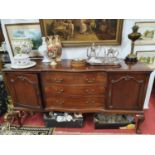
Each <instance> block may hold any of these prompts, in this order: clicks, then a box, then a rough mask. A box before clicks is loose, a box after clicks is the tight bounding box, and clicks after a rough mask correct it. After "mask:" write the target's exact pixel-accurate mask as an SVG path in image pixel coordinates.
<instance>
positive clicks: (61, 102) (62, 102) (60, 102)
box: [56, 101, 65, 105]
mask: <svg viewBox="0 0 155 155" xmlns="http://www.w3.org/2000/svg"><path fill="white" fill-rule="evenodd" d="M56 103H57V104H58V105H63V104H64V103H65V102H64V101H56Z"/></svg>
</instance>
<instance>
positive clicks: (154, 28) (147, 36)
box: [135, 21, 155, 45]
mask: <svg viewBox="0 0 155 155" xmlns="http://www.w3.org/2000/svg"><path fill="white" fill-rule="evenodd" d="M135 24H136V25H137V26H139V29H138V32H139V33H141V37H140V39H138V40H137V41H136V42H135V44H136V45H155V22H153V21H152V22H136V23H135Z"/></svg>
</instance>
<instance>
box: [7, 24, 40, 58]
mask: <svg viewBox="0 0 155 155" xmlns="http://www.w3.org/2000/svg"><path fill="white" fill-rule="evenodd" d="M5 29H6V34H7V38H8V40H9V44H10V47H11V50H12V55H13V56H15V55H16V54H17V53H16V51H15V50H14V48H13V40H16V39H17V40H22V39H30V40H31V41H32V44H33V47H32V50H31V52H30V54H29V55H30V57H31V58H41V57H42V56H41V55H40V53H39V52H38V48H39V46H41V44H42V32H41V28H40V23H17V24H5Z"/></svg>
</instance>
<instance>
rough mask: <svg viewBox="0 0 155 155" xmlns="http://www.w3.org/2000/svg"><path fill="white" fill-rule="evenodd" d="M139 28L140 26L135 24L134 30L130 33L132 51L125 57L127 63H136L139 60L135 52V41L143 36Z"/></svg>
mask: <svg viewBox="0 0 155 155" xmlns="http://www.w3.org/2000/svg"><path fill="white" fill-rule="evenodd" d="M138 29H139V27H138V26H137V25H134V26H133V27H132V31H133V32H132V33H130V34H129V35H128V38H129V39H130V40H131V41H132V43H131V53H130V54H129V55H127V57H126V58H125V62H126V63H127V64H134V63H136V62H137V55H136V54H134V45H135V41H136V40H138V39H139V38H140V37H141V34H140V33H139V32H137V31H138Z"/></svg>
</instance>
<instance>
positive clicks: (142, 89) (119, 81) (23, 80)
mask: <svg viewBox="0 0 155 155" xmlns="http://www.w3.org/2000/svg"><path fill="white" fill-rule="evenodd" d="M151 71H152V70H151V69H150V68H148V67H147V66H146V65H145V64H143V63H140V62H138V63H137V64H135V65H126V64H125V63H124V62H123V63H122V64H121V67H120V68H112V67H105V66H91V65H86V66H85V67H80V68H74V67H71V61H69V60H63V61H62V62H60V63H59V64H58V65H57V66H51V65H49V64H46V63H42V62H41V61H37V65H36V66H34V67H32V68H28V69H11V68H10V69H3V73H4V77H5V81H6V85H7V87H8V89H9V91H10V94H11V97H12V99H13V103H14V109H15V110H21V111H40V112H49V111H62V112H82V113H90V112H91V113H96V112H103V113H116V114H134V115H135V116H136V118H137V119H136V120H137V123H136V124H137V128H136V129H137V130H136V131H137V133H139V132H140V128H139V125H140V124H141V123H142V122H143V120H144V112H143V104H144V99H145V95H146V90H147V86H148V80H149V76H150V73H151Z"/></svg>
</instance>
